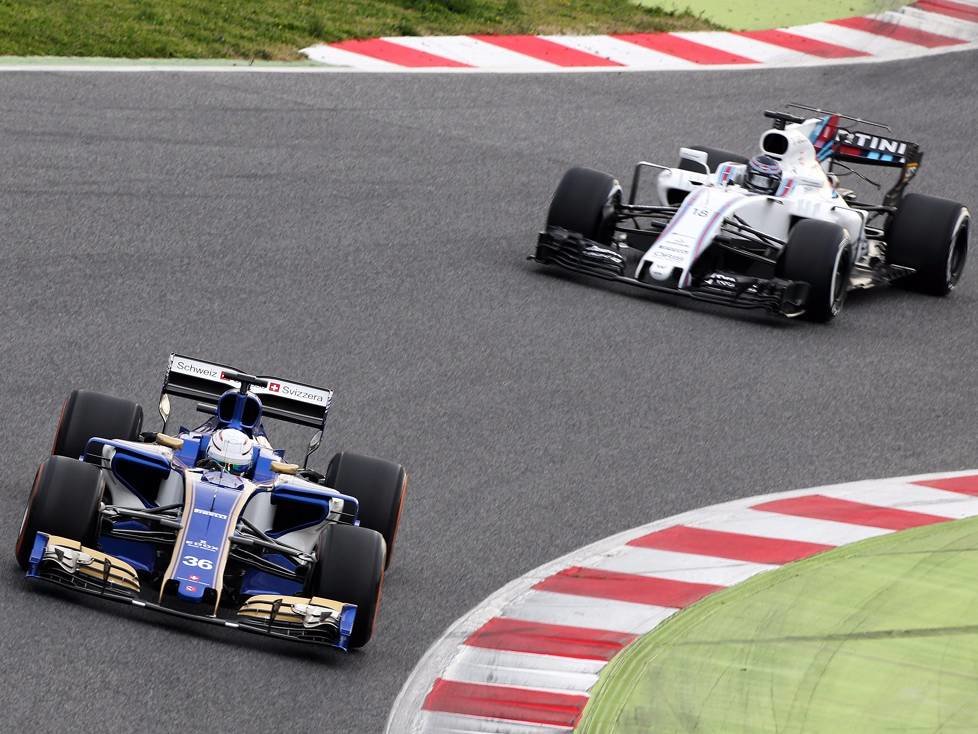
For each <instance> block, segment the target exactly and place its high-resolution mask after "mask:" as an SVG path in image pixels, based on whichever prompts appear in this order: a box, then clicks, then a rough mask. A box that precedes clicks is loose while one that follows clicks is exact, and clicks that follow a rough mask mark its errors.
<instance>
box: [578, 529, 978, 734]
mask: <svg viewBox="0 0 978 734" xmlns="http://www.w3.org/2000/svg"><path fill="white" fill-rule="evenodd" d="M976 716H978V519H970V520H959V521H956V522H952V523H945V524H940V525H932V526H928V527H923V528H918V529H916V530H910V531H906V532H902V533H896V534H893V535H887V536H882V537H880V538H874V539H871V540H868V541H864V542H862V543H857V544H855V545H852V546H846V547H844V548H840V549H838V550H835V551H830V552H828V553H825V554H823V555H819V556H814V557H812V558H810V559H807V560H804V561H801V562H799V563H794V564H789V565H787V566H785V567H783V568H781V569H779V570H776V571H772V572H770V573H766V574H762V575H760V576H756V577H754V578H753V579H751V580H749V581H747V582H745V583H743V584H739V585H737V586H734V587H731V588H730V589H729V590H726V591H723V592H720V593H718V594H715V595H712V596H709V597H707V598H706V599H704V600H703V601H702V602H700V603H699V604H695V605H693V606H692V607H689V608H688V609H686V610H684V611H682V612H680V613H679V614H677V615H676V616H674V617H672V618H671V619H669V620H668V621H666V622H665V623H664V624H663V625H661V626H660V627H658V628H657V629H655V630H653V631H652V632H650V633H649V634H648V635H646V636H644V637H642V638H641V639H640V640H639V641H638V642H636V643H635V644H633V645H632V646H630V647H628V648H626V650H625V651H623V652H622V653H621V654H620V655H619V656H618V657H616V658H615V659H614V660H613V661H612V662H611V664H610V665H609V666H608V667H606V668H605V670H604V671H603V672H602V674H601V678H600V680H599V682H598V684H597V686H596V687H595V689H594V691H593V696H592V698H591V700H590V702H589V704H588V706H587V708H586V709H585V713H584V717H583V720H582V722H581V724H580V725H579V727H578V729H577V731H578V733H579V734H584V733H586V734H595V733H598V734H607V733H608V732H614V734H631V733H632V732H635V733H637V732H642V733H643V734H644V733H645V732H653V731H654V732H656V733H657V734H669V733H671V732H698V733H699V734H714V733H716V734H721V733H722V734H765V733H767V732H770V733H772V734H773V733H774V732H777V733H778V734H796V733H800V732H805V733H806V734H820V733H823V732H824V734H837V733H838V732H860V734H868V733H872V732H881V733H882V732H890V733H892V732H944V733H945V734H951V733H955V734H963V733H964V732H974V731H975V730H976V728H978V727H976V724H975V721H976Z"/></svg>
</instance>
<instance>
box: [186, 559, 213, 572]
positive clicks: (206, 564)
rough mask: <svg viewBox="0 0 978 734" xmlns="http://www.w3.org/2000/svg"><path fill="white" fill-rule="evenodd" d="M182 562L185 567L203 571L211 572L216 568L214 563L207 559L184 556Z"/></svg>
mask: <svg viewBox="0 0 978 734" xmlns="http://www.w3.org/2000/svg"><path fill="white" fill-rule="evenodd" d="M182 562H183V565H184V566H193V567H194V568H199V569H201V570H203V571H210V570H211V569H212V568H214V562H213V561H208V560H207V559H206V558H198V557H197V556H184V557H183V561H182Z"/></svg>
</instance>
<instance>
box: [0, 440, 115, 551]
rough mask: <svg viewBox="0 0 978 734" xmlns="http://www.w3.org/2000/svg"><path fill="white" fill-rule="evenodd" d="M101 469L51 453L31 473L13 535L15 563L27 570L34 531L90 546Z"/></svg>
mask: <svg viewBox="0 0 978 734" xmlns="http://www.w3.org/2000/svg"><path fill="white" fill-rule="evenodd" d="M104 489H105V482H104V481H103V479H102V470H101V469H99V468H98V467H97V466H95V465H94V464H86V463H85V462H82V461H78V459H69V458H67V457H64V456H51V457H49V458H48V459H46V460H45V461H44V463H43V464H41V466H40V467H39V468H38V470H37V474H35V475H34V486H33V487H32V488H31V495H30V498H29V499H28V500H27V510H26V511H25V512H24V520H23V522H22V523H21V526H20V534H19V535H18V536H17V550H16V553H17V563H19V564H20V567H21V568H23V569H24V570H27V564H28V560H29V559H30V556H31V549H32V548H33V546H34V538H35V537H36V535H37V533H39V532H40V533H50V534H51V535H60V536H61V537H63V538H69V539H71V540H77V541H78V542H79V543H81V544H82V545H87V546H89V547H92V546H94V545H95V542H96V540H97V539H98V523H99V503H100V502H101V501H102V493H103V491H104Z"/></svg>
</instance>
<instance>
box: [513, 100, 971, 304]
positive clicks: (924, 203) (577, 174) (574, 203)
mask: <svg viewBox="0 0 978 734" xmlns="http://www.w3.org/2000/svg"><path fill="white" fill-rule="evenodd" d="M790 108H795V109H798V110H802V111H807V112H808V113H809V116H807V117H802V116H799V115H796V114H793V113H790V112H771V111H767V112H765V113H764V114H765V116H766V117H767V118H769V119H771V120H773V126H772V127H771V129H768V130H766V131H765V132H764V133H763V134H762V135H761V140H760V150H761V152H760V154H759V155H756V156H754V157H753V158H751V159H748V158H746V157H744V156H742V155H739V154H736V153H728V152H725V151H722V150H717V149H714V148H707V147H688V148H682V149H681V150H680V162H679V165H678V166H677V167H676V168H670V167H667V166H662V165H658V164H655V163H648V162H645V161H642V162H640V163H638V164H637V165H636V166H635V170H634V174H633V178H632V183H631V190H630V192H629V193H628V196H627V198H626V197H625V196H624V195H623V192H622V188H621V186H620V185H619V183H618V181H617V180H615V178H614V177H613V176H610V175H608V174H605V173H601V172H598V171H595V170H592V169H589V168H572V169H571V170H569V171H568V172H567V173H566V174H565V175H564V177H563V179H562V180H561V181H560V184H559V185H558V187H557V190H556V192H555V193H554V195H553V199H552V201H551V204H550V210H549V213H548V215H547V225H546V229H545V230H544V231H543V232H542V233H541V234H540V236H539V239H538V241H537V247H536V252H535V254H534V255H533V256H531V258H530V259H531V260H535V261H536V262H539V263H542V264H545V265H551V266H557V267H560V268H564V269H566V270H571V271H576V272H578V273H583V274H585V275H590V276H596V277H598V278H604V279H608V280H613V281H618V282H622V283H627V284H629V285H633V286H637V287H640V288H644V289H648V290H652V291H660V292H667V293H672V294H676V295H681V296H686V297H689V298H694V299H698V300H703V301H709V302H713V303H720V304H725V305H727V306H734V307H740V308H762V309H766V310H768V311H771V312H774V313H777V314H781V315H783V316H788V317H802V318H805V319H808V320H811V321H821V322H826V321H830V320H831V319H833V318H834V317H836V316H837V315H838V314H839V313H840V311H841V310H842V306H843V303H844V302H845V297H846V293H847V292H848V291H849V290H852V289H855V288H873V287H876V286H879V285H883V284H887V283H892V282H898V283H900V284H903V285H905V286H906V287H908V288H910V289H912V290H916V291H919V292H923V293H929V294H932V295H937V296H944V295H947V294H948V293H950V292H951V290H952V289H953V288H954V287H955V285H956V284H957V283H958V280H959V279H960V277H961V274H962V272H963V270H964V265H965V260H966V258H967V254H968V237H969V232H970V227H971V217H970V214H969V212H968V210H967V209H966V208H965V207H964V206H962V205H961V204H958V203H955V202H953V201H949V200H947V199H940V198H936V197H932V196H924V195H921V194H907V193H905V189H906V187H907V185H908V184H909V183H910V181H911V180H912V179H913V178H914V176H915V175H916V173H917V170H918V168H919V166H920V162H921V159H922V153H921V151H920V147H919V146H918V145H917V144H915V143H911V142H908V141H905V140H898V139H895V138H891V137H889V130H890V128H889V127H887V126H886V125H882V124H880V123H877V122H870V121H868V120H863V119H860V118H856V117H849V116H847V115H842V114H839V113H834V112H826V111H824V110H820V109H817V108H812V107H806V106H804V105H789V109H790ZM854 165H860V166H876V167H887V168H893V169H899V173H898V178H897V180H896V183H895V184H894V185H893V187H892V188H891V189H890V190H889V191H888V192H887V193H886V194H885V195H884V196H883V200H882V202H881V203H880V204H873V203H866V202H863V201H860V200H859V197H858V195H857V194H856V193H855V192H853V191H852V190H850V189H847V188H844V187H842V186H841V181H842V179H843V178H844V177H846V176H856V177H857V178H859V179H862V180H863V181H866V182H869V183H870V184H872V185H874V186H876V187H877V188H880V186H879V184H877V183H876V182H874V181H871V180H870V179H869V178H868V177H866V176H865V175H863V174H862V173H860V172H859V171H858V170H857V169H855V168H853V166H854ZM643 173H646V174H649V173H651V174H652V175H654V176H655V189H656V194H657V201H655V202H654V203H639V202H638V201H637V199H638V194H639V187H640V183H641V180H642V174H643ZM646 178H648V175H647V176H646Z"/></svg>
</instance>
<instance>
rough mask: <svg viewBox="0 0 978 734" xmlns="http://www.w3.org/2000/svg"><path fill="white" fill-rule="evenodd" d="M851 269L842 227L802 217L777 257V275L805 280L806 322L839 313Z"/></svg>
mask: <svg viewBox="0 0 978 734" xmlns="http://www.w3.org/2000/svg"><path fill="white" fill-rule="evenodd" d="M851 270H852V246H851V245H850V244H849V235H848V234H847V233H846V231H845V229H843V228H842V227H840V226H839V225H838V224H833V223H832V222H823V221H820V220H817V219H805V220H802V221H800V222H798V224H796V225H795V226H794V227H793V228H792V230H791V233H790V234H789V235H788V242H787V245H786V246H785V248H784V252H782V253H781V258H780V259H779V260H778V265H777V269H776V272H777V275H778V277H781V278H785V279H787V280H797V281H801V282H804V283H808V298H807V300H806V301H805V313H804V314H803V315H802V318H804V319H805V320H807V321H815V322H818V323H827V322H829V321H831V320H832V319H834V318H835V317H836V316H838V315H839V314H840V313H841V312H842V307H843V305H844V304H845V300H846V293H847V292H848V289H849V273H850V271H851Z"/></svg>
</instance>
